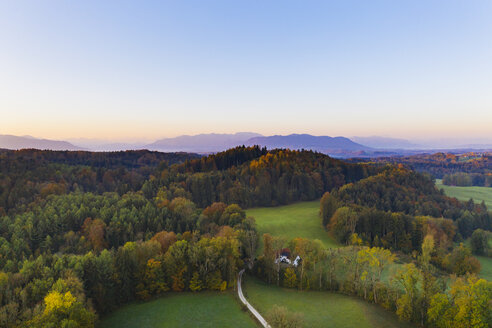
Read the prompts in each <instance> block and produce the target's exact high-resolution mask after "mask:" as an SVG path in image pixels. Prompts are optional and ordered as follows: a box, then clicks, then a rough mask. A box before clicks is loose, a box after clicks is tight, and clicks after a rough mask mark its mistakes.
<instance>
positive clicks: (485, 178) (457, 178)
mask: <svg viewBox="0 0 492 328" xmlns="http://www.w3.org/2000/svg"><path fill="white" fill-rule="evenodd" d="M442 183H443V184H445V185H448V186H461V187H467V186H482V187H492V173H491V172H489V173H486V174H484V173H462V172H459V173H453V174H446V175H445V176H444V177H443V178H442Z"/></svg>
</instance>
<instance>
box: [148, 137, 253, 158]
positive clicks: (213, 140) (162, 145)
mask: <svg viewBox="0 0 492 328" xmlns="http://www.w3.org/2000/svg"><path fill="white" fill-rule="evenodd" d="M259 136H261V134H259V133H253V132H238V133H235V134H219V133H209V134H198V135H194V136H189V135H184V136H179V137H175V138H165V139H161V140H157V141H156V142H154V143H151V144H149V145H146V146H145V148H148V149H149V150H158V151H185V152H195V153H210V152H218V151H223V150H226V149H229V148H232V147H236V146H239V145H243V144H245V143H246V142H247V141H248V140H249V139H251V138H254V137H259Z"/></svg>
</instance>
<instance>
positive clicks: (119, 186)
mask: <svg viewBox="0 0 492 328" xmlns="http://www.w3.org/2000/svg"><path fill="white" fill-rule="evenodd" d="M197 157H198V155H195V154H186V153H159V152H150V151H146V150H142V151H124V152H123V151H122V152H110V153H108V152H82V151H77V152H75V151H48V150H46V151H41V150H35V149H25V150H18V151H11V150H2V151H0V216H1V215H2V214H5V213H10V212H12V211H13V212H16V213H19V212H21V211H23V210H24V209H25V206H27V205H28V204H30V203H31V202H33V201H36V200H38V199H44V198H46V197H47V196H48V195H51V194H57V195H60V194H66V193H69V192H73V191H82V192H93V193H98V194H100V193H103V192H118V193H119V194H120V195H122V194H124V193H126V192H128V191H138V190H140V188H141V187H142V184H143V183H144V181H145V180H146V179H148V178H149V177H150V176H151V175H153V174H156V172H159V171H160V170H162V169H163V168H164V167H167V166H168V165H170V164H177V163H181V162H184V161H185V160H187V159H193V158H197Z"/></svg>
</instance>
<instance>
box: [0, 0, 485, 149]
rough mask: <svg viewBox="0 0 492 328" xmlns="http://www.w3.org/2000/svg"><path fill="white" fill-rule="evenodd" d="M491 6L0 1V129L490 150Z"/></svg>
mask: <svg viewBox="0 0 492 328" xmlns="http://www.w3.org/2000/svg"><path fill="white" fill-rule="evenodd" d="M491 17H492V1H490V0H481V1H480V0H469V1H462V0H460V1H454V0H443V1H433V0H425V1H423V0H422V1H416V0H412V1H410V0H401V1H395V0H387V1H379V0H371V1H367V0H361V1H352V0H338V1H327V0H325V1H299V0H297V1H290V0H282V1H273V0H272V1H268V0H266V1H265V0H247V1H246V0H244V1H241V0H237V1H230V0H229V1H214V0H207V1H203V0H200V1H186V0H179V1H178V0H176V1H122V0H118V1H109V0H107V1H88V0H84V1H66V0H64V1H51V0H45V1H38V0H33V1H23V0H15V1H10V0H0V134H14V135H32V136H36V137H44V138H52V139H69V138H99V139H109V140H125V141H130V140H133V141H139V140H152V139H157V138H162V137H172V136H177V135H181V134H198V133H209V132H216V133H233V132H238V131H251V132H258V133H262V134H265V135H271V134H289V133H310V134H314V135H329V136H337V135H344V136H354V135H356V136H371V135H384V136H393V137H400V138H407V139H426V138H458V139H466V140H479V139H480V140H491V141H492V128H491V127H492V19H491Z"/></svg>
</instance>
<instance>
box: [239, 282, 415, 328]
mask: <svg viewBox="0 0 492 328" xmlns="http://www.w3.org/2000/svg"><path fill="white" fill-rule="evenodd" d="M243 284H244V287H243V291H244V292H245V296H246V298H247V299H248V301H249V302H250V303H251V304H252V305H253V306H254V307H255V308H256V309H257V310H258V311H259V312H260V313H261V314H262V315H266V314H267V313H268V311H269V310H270V309H271V308H272V307H273V306H274V305H278V306H283V307H285V308H287V310H289V311H292V312H299V313H302V314H303V315H304V327H330V328H351V327H357V328H376V327H413V326H411V325H408V324H406V323H403V322H400V321H399V320H398V318H397V316H396V315H395V314H393V313H391V312H389V311H386V310H385V309H383V308H382V307H379V306H377V305H374V304H371V303H368V302H365V301H363V300H361V299H358V298H355V297H350V296H345V295H341V294H335V293H330V292H318V291H303V292H300V291H297V290H294V289H287V288H280V287H276V286H274V285H268V284H266V283H264V282H262V281H260V280H258V279H256V278H253V277H250V276H248V277H246V279H245V282H243Z"/></svg>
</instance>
